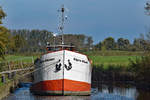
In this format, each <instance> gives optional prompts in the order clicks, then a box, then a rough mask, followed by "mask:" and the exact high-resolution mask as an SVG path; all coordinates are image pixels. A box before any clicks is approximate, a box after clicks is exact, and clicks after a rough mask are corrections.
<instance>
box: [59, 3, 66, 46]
mask: <svg viewBox="0 0 150 100" xmlns="http://www.w3.org/2000/svg"><path fill="white" fill-rule="evenodd" d="M64 12H65V8H64V5H62V7H61V22H60V27H59V30H60V32H61V34H62V39H61V44H62V45H63V44H64V21H65V16H64Z"/></svg>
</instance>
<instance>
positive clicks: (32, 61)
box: [32, 56, 34, 64]
mask: <svg viewBox="0 0 150 100" xmlns="http://www.w3.org/2000/svg"><path fill="white" fill-rule="evenodd" d="M32 64H34V58H33V56H32Z"/></svg>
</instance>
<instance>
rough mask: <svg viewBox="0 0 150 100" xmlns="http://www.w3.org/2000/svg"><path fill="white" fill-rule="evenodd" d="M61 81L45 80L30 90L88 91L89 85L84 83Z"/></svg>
mask: <svg viewBox="0 0 150 100" xmlns="http://www.w3.org/2000/svg"><path fill="white" fill-rule="evenodd" d="M62 83H63V79H61V80H46V81H42V82H39V83H36V84H34V85H33V86H32V87H31V90H37V91H63V90H64V91H90V89H91V85H90V84H89V83H86V82H79V81H73V80H67V79H64V87H63V84H62Z"/></svg>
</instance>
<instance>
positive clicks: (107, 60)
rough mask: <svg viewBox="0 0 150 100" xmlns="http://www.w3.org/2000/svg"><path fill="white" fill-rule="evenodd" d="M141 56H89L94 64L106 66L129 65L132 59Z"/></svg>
mask: <svg viewBox="0 0 150 100" xmlns="http://www.w3.org/2000/svg"><path fill="white" fill-rule="evenodd" d="M137 57H139V56H99V55H98V56H89V58H90V59H91V60H92V62H93V65H94V66H99V65H101V64H103V65H104V66H105V67H107V66H108V65H116V66H117V65H121V66H128V65H129V63H130V60H133V61H134V60H135V59H136V58H137Z"/></svg>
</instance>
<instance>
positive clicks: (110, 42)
mask: <svg viewBox="0 0 150 100" xmlns="http://www.w3.org/2000/svg"><path fill="white" fill-rule="evenodd" d="M115 44H116V43H115V40H114V38H112V37H108V38H106V39H105V40H104V41H103V46H105V48H106V49H107V50H114V49H115Z"/></svg>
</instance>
